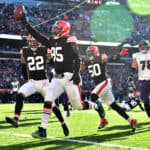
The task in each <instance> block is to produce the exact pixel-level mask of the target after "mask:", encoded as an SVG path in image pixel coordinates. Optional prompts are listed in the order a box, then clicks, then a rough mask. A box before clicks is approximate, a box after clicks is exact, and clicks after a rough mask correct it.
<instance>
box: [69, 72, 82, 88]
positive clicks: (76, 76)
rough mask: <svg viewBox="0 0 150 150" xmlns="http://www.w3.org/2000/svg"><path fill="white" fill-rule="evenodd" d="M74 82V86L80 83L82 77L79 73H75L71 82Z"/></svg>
mask: <svg viewBox="0 0 150 150" xmlns="http://www.w3.org/2000/svg"><path fill="white" fill-rule="evenodd" d="M72 80H73V84H76V85H78V84H79V83H80V76H79V73H78V72H75V73H74V74H73V76H72V78H71V79H70V81H72Z"/></svg>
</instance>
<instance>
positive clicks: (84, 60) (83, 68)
mask: <svg viewBox="0 0 150 150" xmlns="http://www.w3.org/2000/svg"><path fill="white" fill-rule="evenodd" d="M80 59H81V61H80V71H84V70H86V69H87V65H86V58H80Z"/></svg>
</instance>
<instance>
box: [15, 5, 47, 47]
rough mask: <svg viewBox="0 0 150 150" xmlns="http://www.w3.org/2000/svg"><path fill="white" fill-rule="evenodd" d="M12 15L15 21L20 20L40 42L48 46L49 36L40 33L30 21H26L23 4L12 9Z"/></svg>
mask: <svg viewBox="0 0 150 150" xmlns="http://www.w3.org/2000/svg"><path fill="white" fill-rule="evenodd" d="M14 17H15V19H16V20H17V21H21V24H22V25H23V26H24V27H26V29H27V30H28V31H29V32H30V34H31V35H32V36H33V37H34V38H35V39H36V40H37V41H39V42H40V43H41V44H43V45H45V46H47V47H49V38H47V37H46V36H45V35H43V34H41V33H40V32H39V31H38V30H36V29H35V28H34V27H33V26H31V25H30V23H29V22H28V21H27V17H26V11H25V7H24V6H23V5H19V6H17V7H16V8H15V10H14Z"/></svg>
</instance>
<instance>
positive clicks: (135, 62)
mask: <svg viewBox="0 0 150 150" xmlns="http://www.w3.org/2000/svg"><path fill="white" fill-rule="evenodd" d="M131 68H132V71H133V73H134V72H135V70H136V69H137V68H138V63H137V60H136V56H135V54H133V56H132V64H131Z"/></svg>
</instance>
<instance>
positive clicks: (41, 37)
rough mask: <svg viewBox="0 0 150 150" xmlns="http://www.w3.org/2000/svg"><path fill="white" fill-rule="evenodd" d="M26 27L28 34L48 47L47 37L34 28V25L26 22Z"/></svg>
mask: <svg viewBox="0 0 150 150" xmlns="http://www.w3.org/2000/svg"><path fill="white" fill-rule="evenodd" d="M26 29H27V30H28V31H29V32H30V34H31V35H32V36H33V37H34V38H35V39H36V40H38V41H39V42H40V43H41V44H43V45H44V46H46V47H50V42H49V38H48V37H46V36H45V35H43V34H42V33H40V32H39V31H38V30H36V29H35V28H34V27H32V26H31V25H30V24H29V23H28V22H27V25H26Z"/></svg>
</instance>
